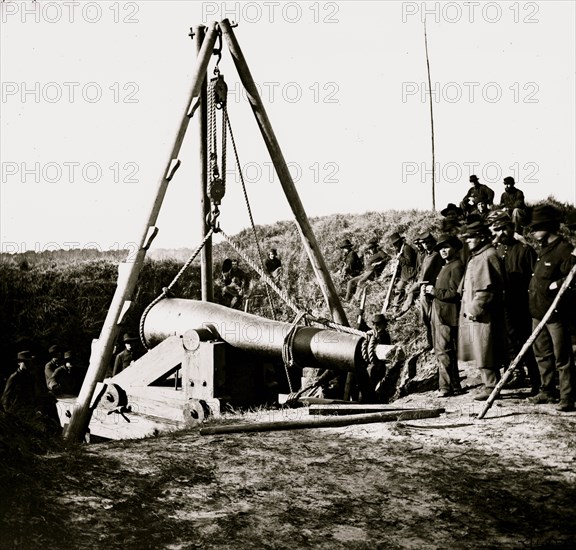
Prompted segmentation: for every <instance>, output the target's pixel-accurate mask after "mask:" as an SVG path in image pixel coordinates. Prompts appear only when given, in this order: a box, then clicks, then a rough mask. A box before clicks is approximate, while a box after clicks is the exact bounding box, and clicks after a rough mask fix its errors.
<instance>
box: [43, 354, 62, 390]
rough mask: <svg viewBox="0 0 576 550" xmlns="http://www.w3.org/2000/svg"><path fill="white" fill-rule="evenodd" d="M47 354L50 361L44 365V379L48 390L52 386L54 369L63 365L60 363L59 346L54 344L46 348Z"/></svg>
mask: <svg viewBox="0 0 576 550" xmlns="http://www.w3.org/2000/svg"><path fill="white" fill-rule="evenodd" d="M48 353H49V354H50V361H48V363H46V366H45V367H44V376H45V377H46V387H47V388H50V386H51V385H52V384H53V377H54V373H55V372H56V369H57V368H58V367H61V366H62V365H63V363H62V350H61V349H60V346H59V345H57V344H54V345H53V346H50V347H49V348H48Z"/></svg>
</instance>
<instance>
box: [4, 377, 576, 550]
mask: <svg viewBox="0 0 576 550" xmlns="http://www.w3.org/2000/svg"><path fill="white" fill-rule="evenodd" d="M464 385H466V381H464ZM524 391H527V390H524ZM472 396H473V390H472V391H469V392H468V393H467V394H465V395H462V396H458V397H453V398H449V399H447V400H446V399H443V400H441V399H438V398H437V397H435V395H434V394H433V393H432V392H430V393H424V394H417V395H411V396H408V397H405V398H403V399H402V400H400V401H399V402H396V403H395V404H402V405H403V406H410V407H412V406H414V407H438V406H440V407H445V408H446V413H445V414H443V415H441V416H440V417H439V418H432V419H425V420H412V421H403V420H401V419H400V420H399V421H396V422H391V423H379V424H365V425H356V426H349V427H341V428H327V429H319V428H318V429H307V430H297V431H282V432H267V433H248V434H230V435H217V436H202V435H200V434H199V431H198V430H197V429H195V430H192V431H188V432H179V433H175V434H170V435H164V436H159V437H156V438H152V439H145V440H137V441H123V442H106V443H99V444H92V445H88V446H82V447H79V448H76V449H73V450H71V451H70V450H61V451H58V452H54V451H52V452H50V453H47V454H46V455H44V456H42V457H40V458H39V459H36V460H35V462H34V464H33V466H30V469H28V470H26V469H24V472H20V473H19V474H18V475H17V476H15V477H14V478H13V481H12V489H13V490H12V491H10V492H9V494H8V495H6V494H5V495H4V497H3V501H4V504H3V511H4V517H3V518H2V526H1V527H2V529H1V533H2V534H1V537H0V547H1V548H22V549H35V548H43V549H48V548H66V549H67V548H71V549H73V548H137V549H140V548H166V549H174V550H176V549H185V548H222V549H230V548H238V549H240V548H326V549H328V548H329V549H334V548H346V549H360V548H367V549H378V548H381V549H396V548H410V549H433V548H449V549H454V548H473V549H475V548H570V549H573V548H575V547H576V413H568V414H562V413H558V412H556V411H555V409H554V406H553V405H539V406H536V405H530V404H527V403H526V402H525V401H524V400H523V399H522V397H524V396H523V395H522V391H518V390H515V391H513V390H506V391H504V392H503V395H502V399H500V400H499V401H497V402H496V403H495V405H494V407H493V408H492V409H491V410H490V411H489V413H488V415H487V418H486V419H484V420H478V419H477V417H476V416H477V414H478V413H479V412H480V410H481V408H482V404H481V403H478V402H474V401H473V399H472ZM307 417H308V410H307V408H299V409H286V410H268V411H258V412H254V413H248V414H244V415H242V416H237V417H232V418H227V419H225V420H224V421H226V422H228V421H235V422H238V421H241V422H250V421H258V422H261V421H268V420H270V421H275V420H285V419H300V418H307Z"/></svg>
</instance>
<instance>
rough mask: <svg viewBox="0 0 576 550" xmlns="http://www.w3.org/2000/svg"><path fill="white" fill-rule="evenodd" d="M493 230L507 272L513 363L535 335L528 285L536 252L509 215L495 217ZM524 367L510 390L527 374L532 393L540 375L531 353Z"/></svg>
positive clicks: (506, 298) (506, 307) (506, 303)
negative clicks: (517, 235) (518, 236)
mask: <svg viewBox="0 0 576 550" xmlns="http://www.w3.org/2000/svg"><path fill="white" fill-rule="evenodd" d="M490 230H491V231H492V233H493V234H494V235H495V239H494V246H495V247H496V251H497V252H498V255H499V256H500V258H502V261H503V263H504V269H505V272H506V279H505V287H504V312H505V316H506V332H507V334H508V345H509V362H512V361H513V360H514V358H515V357H516V355H518V352H519V351H520V350H521V349H522V346H523V345H524V342H526V340H528V338H529V337H530V335H531V334H532V318H531V316H530V311H529V309H528V285H529V284H530V280H531V279H532V272H533V271H534V264H535V263H536V251H535V250H534V249H533V248H532V247H531V246H530V245H528V244H523V243H522V242H520V241H519V240H517V239H516V238H515V237H514V222H513V221H512V218H511V217H510V216H509V215H508V214H507V213H506V212H504V213H502V214H501V215H500V216H499V217H496V218H495V219H494V220H493V222H492V224H491V226H490ZM523 363H524V364H523V365H522V366H521V367H518V368H517V369H516V371H515V373H514V375H513V376H514V377H513V378H512V380H511V381H510V382H509V383H508V385H507V387H512V388H513V387H522V386H523V385H524V382H525V380H526V373H525V371H524V370H523V367H524V366H525V367H526V369H527V370H528V376H529V379H530V386H531V387H532V393H533V394H536V393H538V390H539V388H540V372H539V371H538V365H537V364H536V358H535V357H534V353H533V352H532V349H529V350H528V351H526V353H525V354H524V359H523Z"/></svg>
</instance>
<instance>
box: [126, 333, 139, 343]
mask: <svg viewBox="0 0 576 550" xmlns="http://www.w3.org/2000/svg"><path fill="white" fill-rule="evenodd" d="M136 340H138V337H137V336H134V335H132V334H130V333H128V332H126V333H124V336H123V337H122V341H123V342H134V341H136Z"/></svg>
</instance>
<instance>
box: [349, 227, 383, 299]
mask: <svg viewBox="0 0 576 550" xmlns="http://www.w3.org/2000/svg"><path fill="white" fill-rule="evenodd" d="M378 245H379V241H378V239H377V238H376V237H374V238H373V239H371V240H370V241H369V242H368V245H367V248H366V254H365V255H364V257H365V258H366V261H365V263H364V272H363V273H362V274H361V275H358V276H357V277H353V278H352V279H350V280H349V281H348V284H347V285H346V297H345V298H344V299H345V300H346V301H348V300H351V299H352V297H353V296H354V295H355V293H356V294H357V293H359V291H360V290H361V289H362V288H364V286H365V285H366V283H367V282H368V281H371V280H374V279H375V278H376V277H379V276H380V275H381V274H382V271H383V269H384V266H385V265H386V262H387V261H388V256H387V255H386V254H385V253H384V252H383V251H382V250H381V249H380V247H379V246H378Z"/></svg>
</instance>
